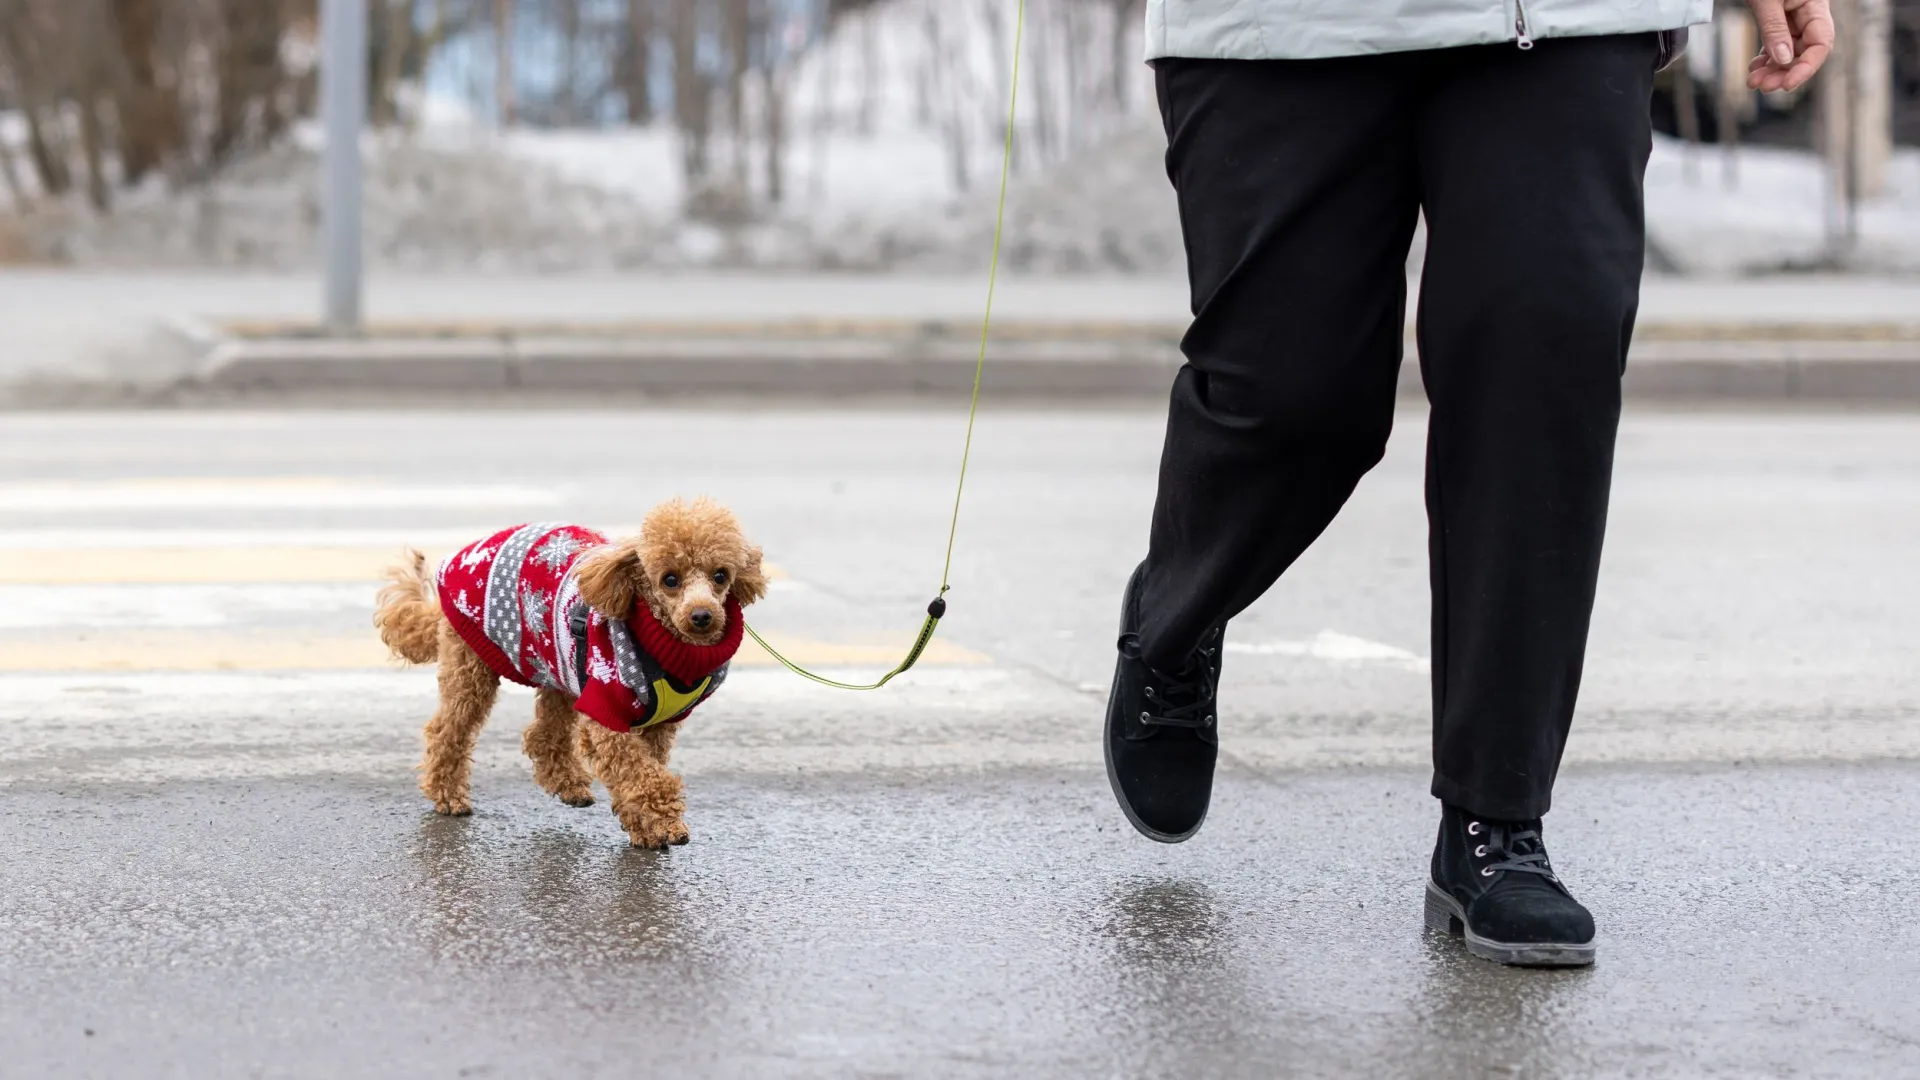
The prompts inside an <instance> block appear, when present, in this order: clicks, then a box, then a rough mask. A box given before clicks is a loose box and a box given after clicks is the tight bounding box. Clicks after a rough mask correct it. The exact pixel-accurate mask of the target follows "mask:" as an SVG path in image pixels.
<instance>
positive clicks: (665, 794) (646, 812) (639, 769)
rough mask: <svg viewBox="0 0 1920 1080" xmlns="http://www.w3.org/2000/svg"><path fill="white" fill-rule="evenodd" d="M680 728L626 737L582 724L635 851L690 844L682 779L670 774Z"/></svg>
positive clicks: (653, 729)
mask: <svg viewBox="0 0 1920 1080" xmlns="http://www.w3.org/2000/svg"><path fill="white" fill-rule="evenodd" d="M677 726H678V725H675V724H659V725H657V726H655V727H651V728H648V729H647V730H646V731H642V732H628V733H625V734H622V733H619V732H614V731H608V730H607V729H606V728H603V727H601V726H600V725H599V724H591V723H589V724H582V725H581V729H582V730H583V731H585V732H586V740H585V741H586V743H587V750H588V754H587V758H588V760H589V762H590V763H591V764H592V766H593V771H594V774H595V775H597V776H598V777H599V778H600V782H601V783H602V784H605V785H606V786H607V793H608V794H609V795H611V796H612V797H613V812H614V814H615V815H616V816H617V817H619V819H620V825H621V826H622V827H623V828H625V829H626V830H627V839H628V840H630V841H632V842H633V846H634V847H643V848H664V847H667V846H668V845H670V844H684V843H686V842H687V822H686V812H687V800H686V797H685V795H684V793H683V791H682V789H681V786H680V778H679V777H677V776H675V775H673V774H672V773H670V772H668V771H667V755H668V754H669V753H671V752H672V750H673V736H674V729H675V728H676V727H677Z"/></svg>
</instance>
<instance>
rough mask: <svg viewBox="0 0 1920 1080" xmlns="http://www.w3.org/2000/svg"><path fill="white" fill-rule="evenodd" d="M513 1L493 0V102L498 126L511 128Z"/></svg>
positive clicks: (512, 116)
mask: <svg viewBox="0 0 1920 1080" xmlns="http://www.w3.org/2000/svg"><path fill="white" fill-rule="evenodd" d="M513 86H514V83H513V0H493V101H494V107H495V108H496V109H497V110H498V111H499V116H500V126H501V127H503V128H508V127H512V126H513V120H514V110H515V106H516V104H517V103H516V100H515V94H514V89H513Z"/></svg>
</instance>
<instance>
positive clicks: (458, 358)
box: [0, 271, 1920, 405]
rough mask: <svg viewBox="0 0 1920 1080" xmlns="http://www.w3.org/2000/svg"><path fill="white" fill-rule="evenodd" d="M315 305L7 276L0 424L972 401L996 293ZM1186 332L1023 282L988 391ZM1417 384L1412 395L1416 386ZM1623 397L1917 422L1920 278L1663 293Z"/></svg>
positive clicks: (156, 286) (1008, 293) (282, 286)
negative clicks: (572, 400)
mask: <svg viewBox="0 0 1920 1080" xmlns="http://www.w3.org/2000/svg"><path fill="white" fill-rule="evenodd" d="M1416 285H1417V283H1416ZM319 295H320V288H319V281H318V278H317V276H314V277H304V276H302V277H295V276H285V275H238V274H209V273H175V274H158V273H115V274H99V273H87V274H81V273H67V272H47V271H33V272H25V271H6V272H0V403H3V404H16V405H17V404H33V403H45V404H60V403H100V402H107V401H114V400H122V401H134V402H138V401H143V400H165V399H171V398H178V397H179V396H180V395H181V394H182V393H185V394H186V395H187V396H188V397H192V396H193V395H196V394H205V395H213V396H215V397H233V396H236V395H238V396H263V395H277V396H285V395H299V394H302V393H322V394H349V395H352V394H359V395H373V396H395V395H398V396H406V395H409V394H410V395H413V396H415V397H426V396H437V397H444V396H446V395H448V394H453V393H460V392H463V391H471V392H480V393H488V392H491V393H509V394H523V393H557V394H574V395H578V394H603V393H628V394H635V393H637V394H673V393H693V394H708V393H727V394H733V395H739V396H758V395H768V396H789V397H790V396H813V397H820V396H825V397H844V396H849V395H858V394H919V393H950V392H958V391H961V390H963V389H964V388H965V387H966V386H967V385H969V384H970V382H971V377H972V368H973V361H974V357H975V350H976V348H977V333H978V330H977V327H978V320H979V317H980V310H981V305H982V302H983V300H984V298H985V281H984V280H982V279H981V278H980V277H979V276H977V275H966V276H954V277H940V276H917V277H906V276H885V277H879V276H862V275H844V276H843V275H791V276H788V275H767V274H756V275H719V274H700V275H675V276H660V275H654V274H644V275H643V274H634V275H591V276H556V277H512V276H483V275H471V276H458V277H456V276H434V277H394V276H383V277H379V278H376V279H374V280H373V281H372V282H371V283H370V287H369V289H368V311H367V316H368V326H367V335H366V336H365V337H364V338H361V339H355V340H351V341H340V340H333V339H327V338H324V337H321V336H318V335H317V334H316V333H315V332H314V328H313V322H314V317H315V315H316V314H317V311H318V307H319ZM1185 309H1186V286H1185V283H1184V282H1183V281H1181V280H1179V279H1176V278H1165V277H1131V278H1061V277H1020V276H1011V277H1004V278H1002V279H1001V282H1000V288H999V291H998V294H997V296H996V298H995V311H994V315H995V325H996V327H997V332H996V335H995V341H994V343H993V347H992V349H991V350H990V353H989V358H988V360H989V365H990V370H989V386H990V389H991V390H992V391H993V392H996V393H998V394H1001V395H1004V396H1011V397H1036V396H1037V397H1051V398H1060V397H1087V396H1096V397H1106V398H1145V397H1152V396H1158V395H1159V394H1161V393H1163V392H1164V388H1165V384H1166V379H1167V377H1168V375H1169V373H1170V372H1171V371H1172V370H1173V368H1174V367H1175V366H1176V365H1177V364H1178V362H1179V355H1178V351H1177V342H1178V340H1179V335H1180V333H1181V331H1182V329H1183V327H1184V325H1185V321H1186V310H1185ZM1409 355H1410V358H1411V352H1410V354H1409ZM1403 374H1404V379H1403V385H1404V386H1405V388H1407V389H1409V390H1413V389H1416V388H1417V379H1418V375H1417V369H1416V366H1415V365H1414V364H1412V363H1409V364H1408V365H1406V369H1405V371H1404V373H1403ZM1627 386H1628V392H1629V393H1630V394H1633V395H1636V396H1642V397H1654V398H1669V399H1709V400H1718V399H1735V400H1791V399H1814V400H1850V401H1899V402H1920V279H1914V280H1874V279H1858V278H1843V277H1818V276H1815V277H1804V278H1766V279H1758V280H1751V281H1695V280H1684V279H1673V278H1650V279H1649V280H1648V281H1647V284H1646V288H1645V292H1644V297H1643V302H1642V309H1641V320H1640V326H1639V332H1638V334H1637V337H1636V345H1635V348H1634V352H1633V356H1632V363H1631V365H1630V367H1629V373H1628V380H1627Z"/></svg>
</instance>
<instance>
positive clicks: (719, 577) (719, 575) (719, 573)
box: [713, 570, 727, 585]
mask: <svg viewBox="0 0 1920 1080" xmlns="http://www.w3.org/2000/svg"><path fill="white" fill-rule="evenodd" d="M713 583H714V584H715V585H725V584H726V583H727V572H726V571H725V570H715V571H714V572H713Z"/></svg>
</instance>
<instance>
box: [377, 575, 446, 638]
mask: <svg viewBox="0 0 1920 1080" xmlns="http://www.w3.org/2000/svg"><path fill="white" fill-rule="evenodd" d="M383 576H384V577H385V578H386V579H387V585H386V586H385V587H384V588H382V589H381V590H380V595H379V597H378V598H377V599H376V600H375V601H374V606H373V625H374V626H375V627H377V628H378V629H379V631H380V640H381V641H384V642H386V644H387V648H389V649H392V650H393V653H394V655H395V656H398V657H400V658H401V659H402V660H405V661H407V662H408V663H410V664H427V663H431V662H432V661H433V660H434V658H435V657H437V656H438V655H439V652H440V621H441V619H442V618H443V616H442V615H441V613H440V601H439V600H437V599H435V598H434V595H433V580H432V579H431V578H429V577H428V576H427V557H426V556H425V555H422V554H420V553H419V552H418V551H414V550H412V549H409V550H408V551H407V561H405V562H403V563H400V564H398V565H395V566H389V567H387V572H386V574H385V575H383Z"/></svg>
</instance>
